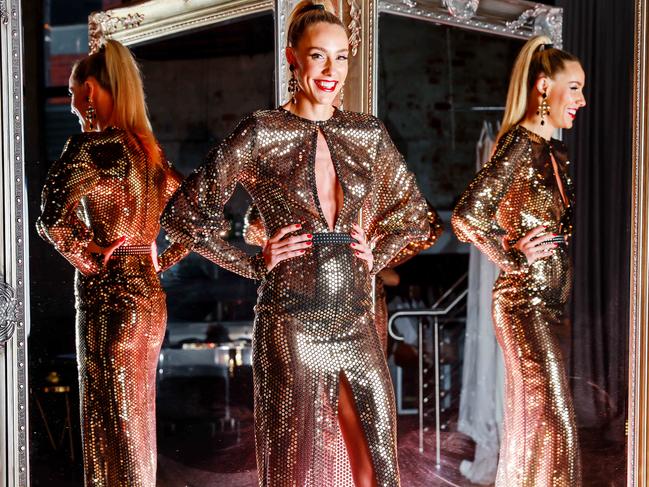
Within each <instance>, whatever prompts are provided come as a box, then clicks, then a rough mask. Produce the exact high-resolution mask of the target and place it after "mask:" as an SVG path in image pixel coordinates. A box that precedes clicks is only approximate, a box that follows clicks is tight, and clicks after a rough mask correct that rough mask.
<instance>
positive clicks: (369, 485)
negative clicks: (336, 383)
mask: <svg viewBox="0 0 649 487" xmlns="http://www.w3.org/2000/svg"><path fill="white" fill-rule="evenodd" d="M338 422H339V423H340V429H341V431H342V434H343V439H344V440H345V446H346V447H347V453H348V455H349V463H350V465H351V468H352V477H353V478H354V484H356V487H376V485H377V483H376V474H375V473H374V465H373V464H372V456H371V455H370V449H369V446H368V445H367V440H366V438H365V432H364V431H363V426H362V425H361V420H360V418H359V416H358V411H357V410H356V404H355V402H354V396H353V394H352V390H351V386H350V385H349V382H348V381H347V378H346V377H345V375H344V374H340V393H339V398H338Z"/></svg>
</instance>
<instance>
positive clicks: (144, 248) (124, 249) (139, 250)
mask: <svg viewBox="0 0 649 487" xmlns="http://www.w3.org/2000/svg"><path fill="white" fill-rule="evenodd" d="M150 254H151V245H122V246H121V247H117V248H116V249H115V251H114V252H113V255H150Z"/></svg>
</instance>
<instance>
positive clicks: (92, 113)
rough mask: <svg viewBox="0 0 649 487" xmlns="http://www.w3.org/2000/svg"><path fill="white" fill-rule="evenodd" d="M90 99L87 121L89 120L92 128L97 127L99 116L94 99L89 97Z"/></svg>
mask: <svg viewBox="0 0 649 487" xmlns="http://www.w3.org/2000/svg"><path fill="white" fill-rule="evenodd" d="M87 101H88V108H86V122H88V128H89V129H90V130H94V129H95V118H97V111H96V110H95V107H94V106H93V105H92V100H91V99H90V97H88V99H87Z"/></svg>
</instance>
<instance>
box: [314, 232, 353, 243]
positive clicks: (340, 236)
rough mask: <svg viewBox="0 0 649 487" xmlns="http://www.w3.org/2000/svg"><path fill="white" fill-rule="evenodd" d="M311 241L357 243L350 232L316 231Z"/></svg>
mask: <svg viewBox="0 0 649 487" xmlns="http://www.w3.org/2000/svg"><path fill="white" fill-rule="evenodd" d="M311 241H312V242H313V245H349V244H350V243H352V242H354V243H356V240H355V239H353V238H352V236H351V235H350V234H348V233H340V232H326V233H314V234H313V239H311Z"/></svg>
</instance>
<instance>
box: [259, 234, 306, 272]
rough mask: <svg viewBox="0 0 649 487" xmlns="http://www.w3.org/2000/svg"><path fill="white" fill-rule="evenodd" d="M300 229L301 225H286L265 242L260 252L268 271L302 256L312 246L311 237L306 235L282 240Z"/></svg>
mask: <svg viewBox="0 0 649 487" xmlns="http://www.w3.org/2000/svg"><path fill="white" fill-rule="evenodd" d="M301 228H302V225H300V224H299V223H298V224H296V225H287V226H285V227H282V228H280V229H279V230H278V231H277V232H276V233H275V235H273V236H272V237H271V238H269V239H268V240H266V242H265V243H264V247H263V248H262V251H261V252H262V255H263V256H264V262H265V263H266V269H267V270H268V271H270V270H272V269H273V267H275V266H276V265H277V264H279V263H280V262H282V261H283V260H286V259H291V258H293V257H297V256H298V255H302V254H304V253H305V252H306V249H308V248H309V247H311V245H313V242H312V241H311V239H312V238H313V235H311V234H308V233H307V234H304V233H303V234H300V235H293V236H291V237H288V238H284V237H285V236H286V235H287V234H289V233H291V232H297V231H298V230H300V229H301Z"/></svg>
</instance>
